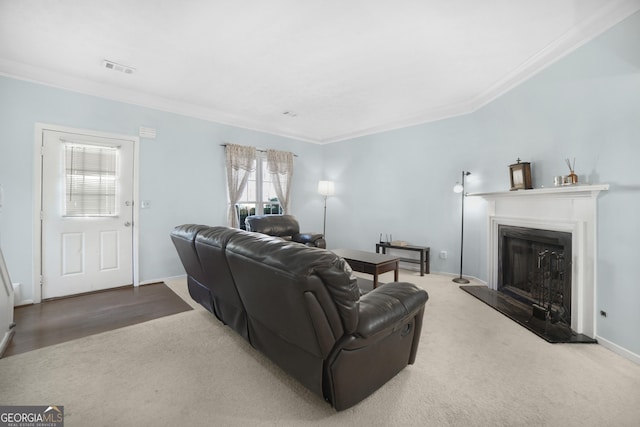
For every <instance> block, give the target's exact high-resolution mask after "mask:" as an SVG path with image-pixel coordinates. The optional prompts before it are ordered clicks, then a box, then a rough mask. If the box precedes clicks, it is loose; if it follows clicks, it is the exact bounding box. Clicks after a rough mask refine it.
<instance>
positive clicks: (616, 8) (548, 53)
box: [0, 0, 640, 144]
mask: <svg viewBox="0 0 640 427" xmlns="http://www.w3.org/2000/svg"><path fill="white" fill-rule="evenodd" d="M638 10H640V0H623V1H620V2H607V3H606V4H605V6H603V7H602V8H601V9H600V11H599V12H598V13H597V14H596V15H594V16H593V17H592V18H591V19H589V20H587V21H584V22H582V23H580V24H578V25H576V26H575V27H573V28H572V29H571V30H570V31H568V32H567V33H565V34H564V35H563V36H562V37H560V38H558V39H556V40H555V42H554V43H551V44H550V45H548V46H547V47H546V48H545V49H543V50H542V51H540V52H538V53H537V54H535V55H533V56H532V57H530V58H529V59H528V60H527V61H525V62H524V63H522V64H521V65H520V66H519V67H518V68H516V69H515V70H513V71H512V72H510V73H509V74H507V75H505V76H503V77H502V78H501V79H500V80H498V81H496V82H495V83H494V84H493V85H492V86H491V87H489V88H487V89H486V90H485V91H483V92H481V93H479V94H477V95H476V96H473V97H471V98H470V99H468V100H465V101H463V102H460V103H457V104H453V105H445V106H442V107H439V108H433V109H429V110H426V111H422V112H419V113H416V114H412V115H411V116H409V117H406V118H401V119H398V120H394V121H389V122H386V123H383V124H380V125H378V126H373V127H368V128H362V129H356V130H353V131H350V132H345V133H342V134H335V135H332V136H327V137H321V136H319V135H307V134H302V133H299V132H294V131H291V130H288V129H282V128H278V127H276V126H273V125H272V124H270V123H264V122H258V121H253V120H248V119H247V118H245V117H239V116H237V115H233V114H228V113H225V112H222V111H218V110H214V109H211V108H206V107H203V106H201V105H195V104H191V103H186V102H182V101H178V100H173V99H168V98H164V97H161V96H157V95H153V94H149V93H144V92H139V91H135V90H131V89H125V88H121V87H117V86H112V85H108V84H104V83H98V82H93V81H90V80H87V79H83V78H79V77H74V76H70V75H66V74H63V73H59V72H56V71H52V70H47V69H43V68H38V67H34V66H31V65H28V64H23V63H18V62H14V61H9V60H6V59H2V58H0V75H4V76H7V77H11V78H15V79H18V80H24V81H29V82H33V83H38V84H43V85H46V86H50V87H55V88H59V89H64V90H69V91H72V92H78V93H82V94H86V95H91V96H96V97H100V98H104V99H108V100H112V101H117V102H124V103H127V104H131V105H135V106H140V107H145V108H152V109H156V110H160V111H164V112H168V113H174V114H179V115H183V116H187V117H193V118H197V119H202V120H206V121H210V122H215V123H219V124H224V125H229V126H235V127H239V128H243V129H247V130H252V131H256V132H263V133H268V134H272V135H276V136H279V137H284V138H289V139H293V140H297V141H303V142H308V143H313V144H330V143H335V142H340V141H345V140H349V139H355V138H359V137H364V136H367V135H372V134H376V133H382V132H387V131H392V130H397V129H401V128H405V127H410V126H416V125H421V124H425V123H429V122H434V121H439V120H443V119H447V118H451V117H456V116H462V115H465V114H470V113H473V112H475V111H477V110H479V109H480V108H482V107H484V106H486V105H487V104H489V103H491V102H492V101H494V100H495V99H497V98H499V97H500V96H502V95H503V94H505V93H506V92H508V91H510V90H511V89H513V88H515V87H516V86H518V85H520V84H522V83H523V82H525V81H526V80H528V79H529V78H531V77H532V76H534V75H536V74H537V73H539V72H540V71H542V70H543V69H545V68H547V67H548V66H550V65H551V64H553V63H555V62H556V61H558V60H559V59H561V58H563V57H565V56H566V55H568V54H569V53H571V52H572V51H574V50H575V49H577V48H578V47H580V46H582V45H583V44H585V43H587V42H588V41H590V40H592V39H593V38H594V37H596V36H598V35H600V34H602V33H603V32H604V31H606V30H608V29H609V28H611V27H613V26H614V25H616V24H618V23H620V22H621V21H622V20H624V19H625V18H627V17H629V16H630V15H632V14H633V13H635V12H637V11H638Z"/></svg>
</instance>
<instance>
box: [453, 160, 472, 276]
mask: <svg viewBox="0 0 640 427" xmlns="http://www.w3.org/2000/svg"><path fill="white" fill-rule="evenodd" d="M468 175H471V172H465V171H462V191H461V193H462V211H461V214H460V218H461V225H460V276H459V277H456V278H454V279H453V281H454V282H456V283H469V281H468V280H467V279H465V278H464V277H462V254H463V252H464V197H465V194H464V178H465V177H466V176H468Z"/></svg>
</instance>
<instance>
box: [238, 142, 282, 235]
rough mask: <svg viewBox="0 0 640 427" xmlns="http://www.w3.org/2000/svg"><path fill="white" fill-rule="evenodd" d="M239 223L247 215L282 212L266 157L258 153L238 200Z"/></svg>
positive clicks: (241, 222) (242, 222)
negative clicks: (254, 166)
mask: <svg viewBox="0 0 640 427" xmlns="http://www.w3.org/2000/svg"><path fill="white" fill-rule="evenodd" d="M238 214H239V217H240V224H241V225H243V224H244V219H245V218H246V217H247V216H249V215H276V214H282V207H281V206H280V202H279V201H278V197H277V196H276V190H275V188H274V185H273V181H272V176H271V174H270V173H269V171H268V170H267V158H266V156H265V155H264V153H260V154H259V155H258V158H257V162H256V170H255V171H253V172H251V174H250V175H249V179H248V180H247V186H246V188H245V189H244V191H243V192H242V197H241V198H240V201H239V202H238Z"/></svg>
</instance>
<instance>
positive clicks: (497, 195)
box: [468, 184, 609, 338]
mask: <svg viewBox="0 0 640 427" xmlns="http://www.w3.org/2000/svg"><path fill="white" fill-rule="evenodd" d="M608 189H609V185H608V184H597V185H570V186H562V187H549V188H537V189H532V190H517V191H501V192H494V193H472V194H468V196H471V197H482V198H484V199H485V200H487V202H488V207H487V214H488V228H489V229H488V236H489V238H488V252H487V261H488V269H487V271H488V273H489V274H488V276H489V277H488V280H487V285H488V287H489V288H490V289H497V287H498V238H499V237H498V227H499V226H500V225H511V226H516V227H528V228H537V229H541V230H553V231H565V232H569V233H571V236H572V239H571V246H572V249H571V250H572V281H571V307H572V318H571V329H573V330H574V331H576V332H578V333H582V334H585V335H587V336H589V337H591V338H594V337H595V334H596V330H595V320H596V314H595V313H596V307H595V300H596V277H597V275H596V266H597V262H596V255H597V250H596V248H597V246H596V230H597V227H596V225H597V203H596V199H597V197H598V194H599V193H600V192H601V191H607V190H608Z"/></svg>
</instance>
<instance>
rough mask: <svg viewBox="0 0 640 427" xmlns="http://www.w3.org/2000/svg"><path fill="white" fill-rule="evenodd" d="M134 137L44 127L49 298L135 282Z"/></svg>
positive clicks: (44, 292)
mask: <svg viewBox="0 0 640 427" xmlns="http://www.w3.org/2000/svg"><path fill="white" fill-rule="evenodd" d="M133 153H134V141H132V140H126V139H113V138H106V137H96V136H91V135H82V134H74V133H66V132H59V131H52V130H44V131H43V139H42V156H43V158H42V276H43V277H42V283H43V284H42V298H43V299H46V298H53V297H60V296H65V295H73V294H78V293H83V292H91V291H96V290H101V289H108V288H113V287H118V286H124V285H130V284H132V283H133V227H132V223H133V203H132V202H133V200H132V199H133V175H134V174H133V172H134V171H133V165H134V161H133V160H134V159H133Z"/></svg>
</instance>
